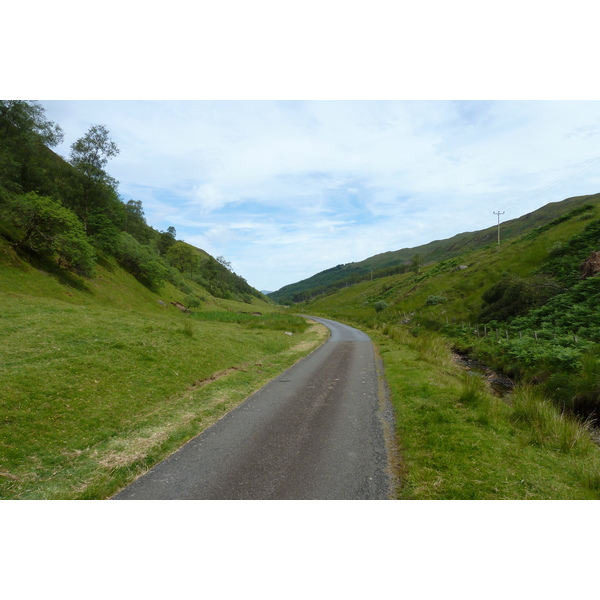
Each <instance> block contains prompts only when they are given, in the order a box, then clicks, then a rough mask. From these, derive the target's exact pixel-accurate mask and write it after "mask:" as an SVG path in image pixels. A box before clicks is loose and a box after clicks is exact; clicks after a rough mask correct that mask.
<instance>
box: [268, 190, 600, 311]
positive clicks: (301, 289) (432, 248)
mask: <svg viewBox="0 0 600 600" xmlns="http://www.w3.org/2000/svg"><path fill="white" fill-rule="evenodd" d="M585 204H593V205H598V204H600V194H594V195H589V196H577V197H573V198H567V199H566V200H562V201H560V202H552V203H549V204H547V205H545V206H543V207H541V208H539V209H537V210H535V211H533V212H531V213H528V214H526V215H524V216H522V217H519V218H517V219H512V220H509V221H505V222H504V223H502V225H501V231H502V240H504V241H507V240H511V239H513V238H515V237H517V236H519V235H521V234H522V233H524V232H526V231H530V230H532V229H534V228H537V227H543V226H544V225H546V224H548V223H550V222H552V221H554V220H555V219H557V218H560V217H561V216H562V215H565V214H567V213H569V212H570V211H572V210H574V209H576V208H578V207H581V206H583V205H585ZM497 235H498V234H497V227H488V228H487V229H483V230H481V231H475V232H465V233H460V234H458V235H455V236H453V237H451V238H448V239H446V240H435V241H433V242H429V243H427V244H423V245H421V246H417V247H414V248H403V249H401V250H395V251H390V252H384V253H382V254H377V255H375V256H372V257H370V258H367V259H365V260H363V261H360V262H356V263H347V264H343V265H337V266H335V267H332V268H331V269H327V270H325V271H321V272H320V273H317V274H315V275H313V276H312V277H309V278H307V279H304V280H302V281H299V282H297V283H293V284H290V285H286V286H284V287H282V288H281V289H280V290H278V291H276V292H272V293H270V294H269V297H270V298H272V299H273V300H274V301H276V302H278V303H280V304H293V303H295V302H302V301H305V300H308V299H310V298H312V297H315V296H317V295H319V294H323V293H327V292H330V291H332V290H335V289H340V288H342V287H345V286H347V285H352V284H355V283H358V282H360V281H364V280H367V279H369V280H370V279H371V278H373V279H379V278H381V277H387V276H389V275H392V274H395V273H403V272H406V271H408V270H409V269H410V263H411V260H412V259H413V257H415V255H418V256H420V260H421V261H422V262H423V263H424V264H431V263H434V262H440V261H444V260H448V259H451V258H454V257H457V256H460V255H461V254H463V253H465V252H468V251H471V250H476V249H478V248H483V247H485V246H487V245H489V244H494V243H495V242H496V241H497Z"/></svg>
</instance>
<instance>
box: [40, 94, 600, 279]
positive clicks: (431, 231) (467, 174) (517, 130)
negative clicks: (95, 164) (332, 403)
mask: <svg viewBox="0 0 600 600" xmlns="http://www.w3.org/2000/svg"><path fill="white" fill-rule="evenodd" d="M42 104H43V106H44V107H45V109H46V115H47V117H48V118H50V119H51V120H54V121H56V122H57V123H58V124H60V125H61V126H62V127H63V129H64V131H65V141H64V143H63V144H62V145H61V146H60V147H58V148H57V149H56V151H57V152H58V153H59V154H61V155H63V156H65V157H68V154H69V147H70V144H72V143H73V142H74V141H75V140H76V139H77V138H78V137H80V136H81V135H83V134H84V133H85V132H86V131H87V129H88V127H89V126H90V125H92V124H99V123H101V124H104V125H106V127H107V128H108V129H109V131H110V134H111V138H112V139H113V140H114V141H115V142H116V143H117V145H118V147H119V148H120V154H119V155H118V156H117V157H116V158H114V159H113V160H112V161H111V162H110V163H109V165H108V166H107V170H108V171H109V173H110V174H111V175H112V176H113V177H115V178H116V179H117V180H118V181H119V182H120V183H119V190H120V193H121V194H122V196H123V198H124V200H129V199H134V200H141V201H142V202H143V205H144V209H145V214H146V219H147V221H148V223H149V224H150V225H152V226H153V227H155V228H157V229H159V230H166V228H167V227H169V226H171V225H172V226H174V227H175V228H176V230H177V237H178V238H179V239H183V240H185V241H186V242H189V243H191V244H194V245H196V246H198V247H201V248H203V249H204V250H206V251H207V252H209V253H211V254H212V255H214V256H219V255H223V256H225V258H226V259H227V260H229V261H231V263H232V267H233V269H234V271H235V272H236V273H238V274H240V275H242V276H243V277H245V278H246V279H247V280H248V282H249V283H250V284H251V285H253V286H254V287H256V288H258V289H267V290H276V289H279V288H280V287H282V286H284V285H286V284H289V283H293V282H295V281H299V280H301V279H304V278H306V277H309V276H310V275H313V274H314V273H317V272H319V271H321V270H323V269H327V268H330V267H332V266H335V265H336V264H339V263H348V262H354V261H360V260H363V259H365V258H367V257H369V256H372V255H374V254H377V253H380V252H386V251H389V250H397V249H400V248H405V247H414V246H418V245H420V244H424V243H427V242H430V241H432V240H435V239H443V238H447V237H450V236H452V235H454V234H457V233H461V232H463V231H473V230H477V229H481V228H484V227H488V226H490V225H493V224H494V223H495V222H496V219H497V217H496V216H495V215H494V214H493V211H498V210H499V211H504V213H505V214H504V215H502V219H503V220H505V219H511V218H515V217H518V216H521V215H523V214H525V213H527V212H531V211H532V210H535V209H536V208H539V207H540V206H542V205H544V204H547V203H548V202H554V201H557V200H562V199H564V198H567V197H569V196H575V195H580V194H591V193H595V192H599V191H600V143H599V142H600V102H597V101H502V100H501V101H488V100H481V101H445V100H432V101H416V100H407V101H336V100H325V101H286V100H284V101H241V100H240V101H211V100H204V101H202V100H201V101H189V100H188V101H133V100H124V101H108V100H102V101H90V100H83V101H68V100H55V101H43V102H42Z"/></svg>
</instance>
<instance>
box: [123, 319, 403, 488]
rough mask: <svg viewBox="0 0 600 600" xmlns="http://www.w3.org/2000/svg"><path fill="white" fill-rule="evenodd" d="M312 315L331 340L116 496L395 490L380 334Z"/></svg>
mask: <svg viewBox="0 0 600 600" xmlns="http://www.w3.org/2000/svg"><path fill="white" fill-rule="evenodd" d="M310 318H312V319H314V320H315V321H319V322H320V323H323V324H324V325H326V326H327V327H328V328H329V329H330V331H331V336H330V338H329V340H328V341H327V342H326V343H325V344H323V345H322V346H321V347H320V348H318V349H317V350H316V351H315V352H313V353H312V354H310V355H309V356H307V357H305V358H304V359H302V360H301V361H299V362H298V363H296V365H294V366H293V367H291V368H290V369H288V370H287V371H285V372H284V373H283V374H282V375H280V376H279V377H277V378H275V379H273V380H272V381H270V382H269V383H268V384H267V385H266V386H264V387H263V388H262V389H260V390H259V391H258V392H256V393H255V394H253V395H252V396H250V398H248V399H247V400H246V401H245V402H243V403H242V404H241V405H239V406H238V407H237V408H235V409H234V410H232V411H231V412H229V413H228V414H227V415H225V416H224V417H223V418H222V419H220V420H219V421H218V422H217V423H215V424H214V425H212V426H211V427H209V428H208V429H206V430H205V431H204V432H203V433H201V434H200V435H198V436H197V437H195V438H194V439H192V440H190V441H189V442H188V443H187V444H186V445H185V446H183V447H182V448H181V449H180V450H178V451H177V452H175V453H174V454H172V455H171V456H170V457H168V458H167V459H166V460H164V461H163V462H161V463H159V464H158V465H156V466H155V467H154V468H152V469H151V470H150V471H148V472H147V473H146V474H145V475H143V476H142V477H140V478H139V479H137V480H136V481H134V482H133V483H132V484H131V485H129V486H128V487H126V488H125V489H123V490H122V491H121V492H120V493H118V494H117V495H116V496H114V499H118V500H127V499H130V500H142V499H154V500H160V499H165V500H166V499H180V500H183V499H190V500H202V499H206V500H227V499H231V500H233V499H241V500H253V499H255V500H258V499H263V500H267V499H279V500H284V499H298V500H302V499H322V500H325V499H337V500H359V499H386V498H388V497H390V496H391V493H392V490H391V488H392V483H391V478H390V476H389V473H388V468H387V467H388V453H387V450H386V438H390V435H391V434H390V433H387V432H390V431H391V427H392V425H391V422H392V417H391V409H390V406H389V403H388V401H387V398H385V393H384V385H383V379H382V373H381V369H380V368H379V367H378V364H377V361H376V358H375V353H374V349H373V344H372V342H371V340H370V339H369V337H368V336H367V335H366V334H365V333H363V332H361V331H359V330H357V329H354V328H352V327H348V326H347V325H342V324H341V323H337V322H336V321H331V320H329V319H321V318H315V317H310ZM388 441H389V439H388Z"/></svg>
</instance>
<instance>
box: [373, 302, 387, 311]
mask: <svg viewBox="0 0 600 600" xmlns="http://www.w3.org/2000/svg"><path fill="white" fill-rule="evenodd" d="M387 307H388V303H387V302H384V301H383V300H379V301H377V302H375V304H373V308H374V309H375V311H376V312H378V313H380V312H381V311H383V310H385V309H386V308H387Z"/></svg>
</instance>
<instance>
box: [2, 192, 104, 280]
mask: <svg viewBox="0 0 600 600" xmlns="http://www.w3.org/2000/svg"><path fill="white" fill-rule="evenodd" d="M2 210H3V213H4V215H5V218H6V219H7V220H8V221H9V222H11V223H12V225H13V226H14V227H16V228H17V230H19V232H20V236H19V239H18V240H16V241H15V242H14V243H13V245H14V246H15V247H16V248H21V247H27V248H30V249H31V250H34V251H35V252H37V253H40V254H47V255H50V256H56V257H57V258H58V261H59V264H61V265H62V266H65V267H67V268H72V269H74V270H75V271H77V272H78V273H81V274H83V275H88V276H89V275H91V273H92V270H93V265H94V260H95V253H94V250H93V248H92V247H91V245H90V244H89V242H88V240H87V238H86V235H85V232H84V230H83V226H82V225H81V222H80V221H79V219H78V218H77V216H76V215H75V214H74V213H73V212H72V211H70V210H69V209H67V208H65V207H64V206H62V204H61V203H60V202H58V201H57V200H55V199H54V198H50V197H48V196H39V195H38V194H36V193H35V192H29V193H27V194H21V195H14V196H7V197H6V198H5V202H4V205H3V207H2Z"/></svg>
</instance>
